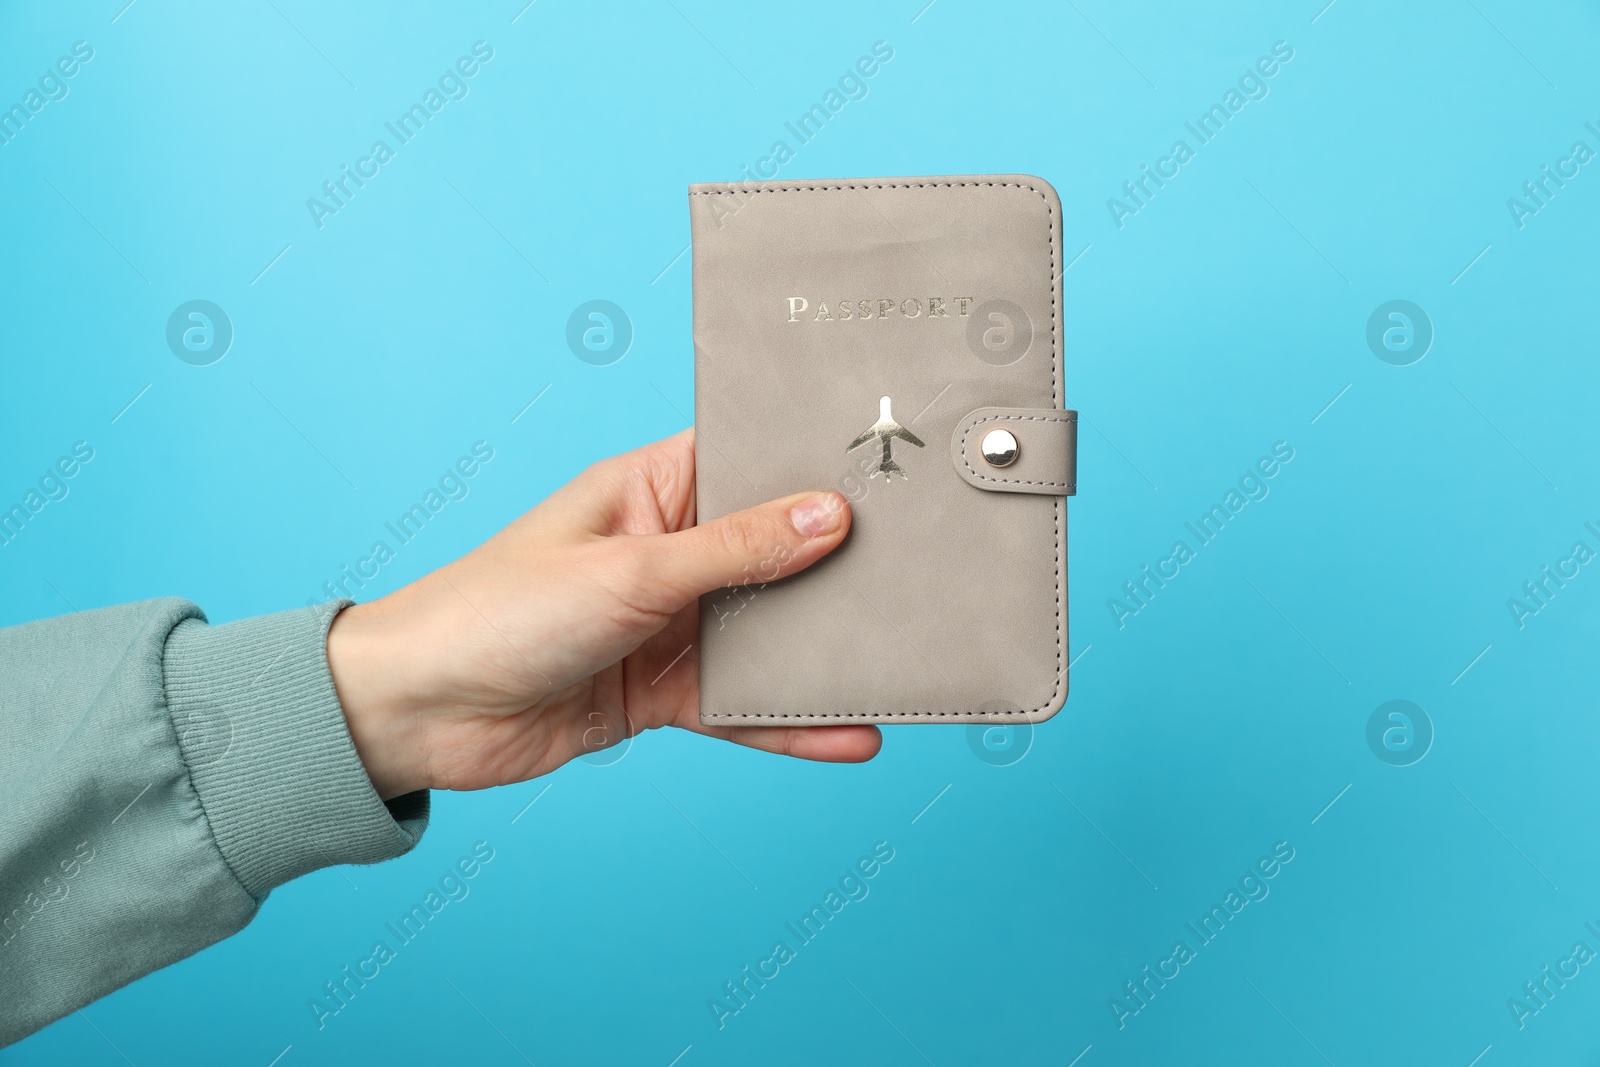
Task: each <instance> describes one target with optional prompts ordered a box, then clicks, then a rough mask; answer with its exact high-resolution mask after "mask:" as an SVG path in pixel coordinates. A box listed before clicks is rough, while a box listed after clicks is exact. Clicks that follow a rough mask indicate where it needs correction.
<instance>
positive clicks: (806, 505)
mask: <svg viewBox="0 0 1600 1067" xmlns="http://www.w3.org/2000/svg"><path fill="white" fill-rule="evenodd" d="M843 516H844V505H843V504H842V503H841V502H840V499H839V494H838V493H813V494H812V495H811V496H808V497H806V498H805V499H804V500H802V501H800V503H798V504H796V505H795V506H794V507H793V508H791V509H790V510H789V522H790V523H792V524H793V526H794V528H795V529H796V530H798V531H799V532H800V536H802V537H824V536H826V535H828V534H831V533H833V531H835V530H837V529H838V528H839V522H840V520H841V519H842V518H843Z"/></svg>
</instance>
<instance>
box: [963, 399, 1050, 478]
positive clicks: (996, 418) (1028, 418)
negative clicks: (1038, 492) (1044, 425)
mask: <svg viewBox="0 0 1600 1067" xmlns="http://www.w3.org/2000/svg"><path fill="white" fill-rule="evenodd" d="M1008 419H1009V420H1010V421H1012V422H1077V421H1078V420H1077V419H1075V418H1072V417H1070V416H1067V415H1062V416H1059V417H1058V416H1055V415H985V416H984V417H983V418H981V419H977V420H975V421H974V422H973V423H972V425H971V426H968V427H967V428H966V429H965V430H963V431H962V432H961V465H962V466H963V467H965V468H967V473H969V474H971V475H972V476H973V477H974V478H976V479H978V480H979V481H980V482H994V483H996V484H997V485H999V484H1004V485H1045V486H1050V487H1051V488H1055V489H1076V488H1077V483H1075V482H1036V481H1033V480H1031V479H1029V478H996V477H994V476H992V475H988V474H983V473H981V472H979V471H978V470H976V469H975V468H974V467H973V466H972V462H971V460H969V459H967V438H968V437H970V436H972V431H973V430H976V429H977V428H978V427H979V426H982V425H983V424H984V423H986V422H1001V421H1004V420H1008Z"/></svg>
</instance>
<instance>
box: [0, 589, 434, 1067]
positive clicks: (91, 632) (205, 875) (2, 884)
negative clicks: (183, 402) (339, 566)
mask: <svg viewBox="0 0 1600 1067" xmlns="http://www.w3.org/2000/svg"><path fill="white" fill-rule="evenodd" d="M348 604H349V601H334V602H331V603H329V604H326V605H322V606H319V607H313V608H303V609H299V610H296V611H287V612H283V613H281V614H277V615H267V616H262V617H260V618H254V619H246V620H244V621H241V622H235V623H229V624H227V625H224V626H209V625H207V624H206V621H205V617H204V616H203V615H202V614H201V612H200V610H199V609H198V608H197V607H195V606H194V605H193V604H190V603H188V602H187V601H183V600H173V599H164V600H151V601H144V602H141V603H137V604H128V605H124V606H121V607H114V608H105V609H102V610H99V611H86V612H79V613H77V614H74V615H66V616H62V617H60V618H55V619H45V620H43V621H40V622H35V623H29V624H27V625H24V626H17V627H13V628H11V629H5V630H0V1046H3V1045H6V1044H9V1043H11V1042H13V1041H16V1040H18V1039H19V1038H21V1037H23V1036H25V1035H27V1034H29V1033H31V1032H33V1031H34V1030H37V1029H39V1028H40V1027H42V1026H44V1025H46V1024H47V1023H50V1022H52V1021H54V1020H55V1019H58V1018H60V1017H61V1016H63V1015H66V1014H68V1013H70V1012H72V1011H75V1010H76V1009H78V1008H80V1007H82V1006H83V1005H85V1004H87V1003H89V1002H90V1001H92V1000H94V999H95V998H96V997H100V996H104V995H105V994H106V993H109V992H110V991H112V990H114V989H116V988H118V987H119V986H122V985H125V984H127V983H128V982H131V981H133V980H134V979H136V978H139V977H140V976H142V975H145V974H148V973H149V972H150V971H153V970H155V969H157V968H159V967H164V966H166V965H167V964H169V963H173V962H175V961H176V960H180V959H182V958H184V957H185V956H189V955H191V954H193V953H195V952H198V951H199V950H200V949H202V948H205V947H206V946H207V945H209V944H212V943H213V942H215V941H219V940H221V939H222V938H224V937H227V936H229V935H230V934H233V933H235V932H237V931H238V930H240V929H241V928H243V926H244V925H245V924H246V923H248V922H249V921H250V919H251V918H252V917H253V916H254V915H255V912H256V909H257V908H258V907H259V906H260V905H261V902H262V901H263V900H264V899H265V898H266V896H267V893H268V892H269V891H270V890H272V889H273V888H274V887H275V886H279V885H282V884H283V883H285V882H287V881H289V880H290V879H291V878H295V877H298V876H299V875H302V874H305V873H307V872H309V871H313V870H316V869H318V868H321V867H327V866H332V865H334V864H342V863H377V862H379V861H381V860H385V859H389V858H391V857H394V856H399V855H401V854H402V853H405V852H407V851H409V850H410V849H411V848H412V846H414V845H415V844H416V843H417V841H418V839H419V838H420V837H421V836H422V833H423V831H424V830H425V829H426V827H427V822H428V794H427V792H426V791H422V792H417V793H412V794H409V795H407V796H404V797H398V798H396V799H394V800H391V801H390V802H388V803H387V804H385V803H384V802H383V801H382V800H380V799H379V797H378V794H377V793H376V792H375V791H374V789H373V787H372V784H371V782H370V781H369V780H368V778H367V774H366V771H365V769H364V768H363V767H362V764H361V761H360V759H359V757H358V756H357V755H356V750H355V745H354V744H353V742H352V741H351V740H350V734H349V731H348V729H347V727H346V725H345V719H344V712H343V710H342V709H341V708H340V706H339V700H338V696H337V694H336V693H335V691H334V687H333V680H332V678H331V677H330V675H329V672H328V660H327V633H328V627H329V625H330V623H331V622H332V620H333V617H334V616H335V615H336V614H337V613H338V612H339V611H340V610H342V609H343V608H344V607H346V606H348Z"/></svg>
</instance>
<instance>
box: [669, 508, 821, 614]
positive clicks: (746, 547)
mask: <svg viewBox="0 0 1600 1067" xmlns="http://www.w3.org/2000/svg"><path fill="white" fill-rule="evenodd" d="M849 530H850V505H849V503H848V502H846V500H845V498H844V497H843V496H841V495H840V494H838V493H835V492H832V491H828V492H810V493H796V494H795V495H793V496H786V497H782V498H780V499H778V500H772V501H769V502H767V503H765V504H759V505H757V506H756V507H753V508H747V509H746V510H744V511H736V512H734V513H733V514H731V515H724V516H723V517H722V518H720V519H715V520H713V521H711V522H708V523H705V524H704V525H702V526H693V527H690V528H689V529H687V530H683V531H680V532H678V533H669V534H658V535H656V536H654V537H651V538H648V541H649V542H650V549H649V556H650V559H649V563H650V564H651V566H652V569H653V571H654V576H655V580H656V582H657V584H658V586H659V587H660V590H661V593H662V594H663V595H664V597H665V598H666V599H667V600H668V601H669V602H670V603H669V604H668V605H666V608H667V610H669V611H676V610H678V609H679V608H682V607H686V606H687V605H689V604H690V603H692V602H693V601H694V599H695V598H696V597H698V596H701V595H703V594H705V593H710V592H714V591H715V590H718V589H724V588H727V587H729V586H736V585H759V584H761V583H763V582H770V581H774V580H775V579H778V578H782V577H784V576H786V575H790V574H794V573H795V572H796V571H802V570H805V569H806V568H807V567H809V566H811V565H812V564H813V563H815V562H816V561H817V560H819V559H821V558H822V557H823V556H825V555H827V554H828V553H829V552H832V551H833V550H834V549H835V548H837V547H839V543H840V542H841V541H843V540H844V536H845V534H846V533H848V532H849Z"/></svg>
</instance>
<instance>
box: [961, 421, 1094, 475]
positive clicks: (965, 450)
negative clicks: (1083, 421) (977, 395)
mask: <svg viewBox="0 0 1600 1067" xmlns="http://www.w3.org/2000/svg"><path fill="white" fill-rule="evenodd" d="M994 430H1006V431H1009V432H1010V433H1011V435H1012V436H1013V437H1015V438H1016V440H1017V458H1016V461H1015V462H1013V463H1012V464H1011V465H1009V466H1006V467H995V466H991V465H990V463H989V461H988V460H986V459H984V458H983V439H984V437H985V436H986V435H987V434H989V433H990V432H991V431H994ZM950 459H951V462H953V463H954V464H955V468H956V473H957V474H959V475H961V477H962V479H963V480H964V481H965V482H966V483H967V484H968V485H973V486H976V487H977V488H979V489H984V490H987V491H989V492H991V493H1037V494H1040V495H1043V496H1072V495H1074V494H1076V493H1077V491H1078V413H1077V412H1076V411H1062V410H1060V409H1059V408H978V409H977V410H975V411H973V412H971V413H969V414H968V415H967V416H966V418H964V419H962V420H961V421H960V422H958V423H956V428H955V431H954V432H953V433H952V434H951V435H950Z"/></svg>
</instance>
